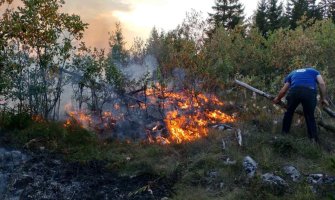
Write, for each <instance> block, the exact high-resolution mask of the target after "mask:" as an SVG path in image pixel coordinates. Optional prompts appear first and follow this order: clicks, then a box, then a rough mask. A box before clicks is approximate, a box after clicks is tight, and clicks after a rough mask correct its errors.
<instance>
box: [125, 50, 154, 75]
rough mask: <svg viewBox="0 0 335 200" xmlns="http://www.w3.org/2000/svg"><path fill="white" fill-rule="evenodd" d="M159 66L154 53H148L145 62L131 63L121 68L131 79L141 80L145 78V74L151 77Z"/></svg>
mask: <svg viewBox="0 0 335 200" xmlns="http://www.w3.org/2000/svg"><path fill="white" fill-rule="evenodd" d="M157 67H158V62H157V59H156V58H155V57H154V56H152V55H147V56H145V58H144V62H143V64H129V65H128V66H127V67H125V68H122V69H121V70H122V72H123V73H124V74H125V75H126V76H127V77H128V78H129V79H131V80H135V81H139V80H141V79H143V78H145V76H148V78H151V77H152V76H153V74H154V72H155V71H156V69H157Z"/></svg>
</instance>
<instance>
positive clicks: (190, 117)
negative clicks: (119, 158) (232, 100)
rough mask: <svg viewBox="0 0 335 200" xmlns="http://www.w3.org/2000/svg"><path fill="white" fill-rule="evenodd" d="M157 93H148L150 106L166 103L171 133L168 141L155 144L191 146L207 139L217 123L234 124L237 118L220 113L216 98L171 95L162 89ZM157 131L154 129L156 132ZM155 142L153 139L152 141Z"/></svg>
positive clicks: (188, 94) (166, 121)
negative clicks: (156, 103) (187, 143)
mask: <svg viewBox="0 0 335 200" xmlns="http://www.w3.org/2000/svg"><path fill="white" fill-rule="evenodd" d="M155 88H156V90H155V89H149V90H147V92H146V95H147V96H148V97H150V98H149V99H150V100H151V103H153V104H154V103H155V102H157V99H156V98H155V96H157V97H158V98H161V99H164V107H165V108H166V109H167V110H169V111H168V112H166V117H165V120H164V122H165V124H166V127H167V130H168V133H169V136H168V137H167V138H162V136H160V135H159V136H158V138H157V137H156V140H155V141H156V142H159V143H164V144H170V143H173V142H175V143H182V142H190V141H194V140H197V139H200V138H202V137H205V136H207V135H208V132H209V129H208V127H209V125H211V124H215V123H228V122H234V121H235V118H234V117H232V116H229V115H227V114H225V113H223V112H222V111H220V110H218V109H211V108H216V107H222V106H223V105H224V103H223V102H221V101H220V100H219V99H218V98H217V97H216V96H214V95H212V96H209V97H208V96H206V95H204V94H201V93H200V94H196V93H195V92H193V91H191V92H170V91H166V88H163V87H161V86H160V85H155ZM154 129H155V127H154V128H153V131H155V130H154ZM151 140H152V138H151Z"/></svg>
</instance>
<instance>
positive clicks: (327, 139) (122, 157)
mask: <svg viewBox="0 0 335 200" xmlns="http://www.w3.org/2000/svg"><path fill="white" fill-rule="evenodd" d="M259 104H261V103H259ZM264 105H266V104H264ZM239 108H241V109H242V110H243V111H244V110H246V108H248V109H247V110H248V111H246V112H241V111H240V112H239V121H238V122H237V123H236V124H235V125H234V129H232V130H224V131H219V130H211V131H210V134H209V136H208V137H206V138H202V139H200V140H198V141H195V142H192V143H183V144H172V145H158V144H148V143H144V142H132V143H130V142H126V141H117V140H113V141H99V140H98V139H97V137H96V136H95V135H94V134H93V133H91V132H89V131H87V130H85V129H83V128H81V127H80V125H78V124H75V123H74V124H73V125H71V126H68V127H64V126H63V123H61V122H46V121H40V122H36V121H32V120H30V119H29V118H28V117H27V116H25V115H24V116H3V117H2V119H3V120H2V121H1V130H2V132H5V133H6V135H7V136H8V137H9V138H10V140H11V141H12V142H13V143H15V144H16V145H18V146H21V147H25V148H30V149H38V148H40V147H42V146H43V147H46V148H47V149H49V150H50V151H53V152H57V153H62V154H64V155H65V158H66V159H68V160H71V161H79V162H87V161H90V160H104V161H105V162H106V168H107V169H109V170H113V171H116V172H118V173H119V174H121V175H124V176H138V175H141V174H153V175H156V176H159V177H163V178H166V179H168V180H170V181H171V183H172V185H174V186H173V191H174V195H173V196H172V197H171V198H172V199H176V200H178V199H212V200H214V199H292V200H293V199H320V198H321V199H332V198H333V196H331V195H333V193H327V192H323V193H313V191H312V190H311V186H310V185H309V184H307V183H306V181H305V177H303V178H302V180H301V181H300V182H298V183H293V182H292V181H291V180H290V178H289V177H287V176H286V175H285V174H284V172H283V170H282V169H283V167H284V166H287V165H292V166H295V167H296V168H297V169H298V170H299V171H300V172H301V174H303V176H304V175H308V174H312V173H323V174H329V175H335V158H334V147H335V140H334V139H335V135H334V134H332V133H328V132H327V131H325V130H323V129H320V130H319V132H320V140H321V143H320V145H315V144H313V143H311V142H310V141H309V140H308V138H307V133H306V128H305V126H304V123H301V122H299V120H300V119H299V118H297V117H296V118H295V120H294V123H293V125H292V130H291V133H290V134H288V135H281V134H280V126H281V124H280V123H281V122H280V121H281V116H282V111H280V110H279V109H277V108H275V107H271V106H268V105H267V106H264V107H260V106H255V104H254V103H253V102H252V101H250V102H249V104H246V105H243V106H239ZM256 113H257V115H255V114H256ZM300 121H301V120H300ZM15 124H19V125H18V126H16V125H15ZM237 129H240V130H241V132H242V135H243V142H242V146H240V145H239V144H238V142H237V139H236V132H237ZM223 142H224V144H225V145H224V146H223ZM224 147H225V148H224ZM245 156H251V157H252V158H253V159H254V160H255V161H256V162H257V164H258V169H257V173H256V176H255V177H254V178H248V177H247V176H246V174H245V172H244V169H243V167H242V162H243V158H244V157H245ZM228 161H229V162H230V163H228V164H227V162H228ZM264 173H274V174H276V175H279V176H281V177H283V178H284V179H285V180H286V181H287V182H288V184H289V189H287V190H285V191H284V192H282V191H276V190H274V189H273V188H267V187H264V184H262V180H261V178H260V177H261V175H262V174H264ZM331 192H334V191H331Z"/></svg>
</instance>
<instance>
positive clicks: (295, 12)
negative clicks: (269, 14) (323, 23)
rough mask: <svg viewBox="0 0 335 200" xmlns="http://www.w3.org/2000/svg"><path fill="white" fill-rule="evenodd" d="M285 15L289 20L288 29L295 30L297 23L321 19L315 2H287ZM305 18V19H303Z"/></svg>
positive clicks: (309, 0) (306, 0)
mask: <svg viewBox="0 0 335 200" xmlns="http://www.w3.org/2000/svg"><path fill="white" fill-rule="evenodd" d="M287 14H288V16H289V19H290V28H292V29H295V28H296V27H297V26H298V25H299V21H301V20H304V21H308V20H310V19H313V23H314V22H315V20H320V19H322V14H321V10H320V8H319V7H318V6H317V5H316V1H315V0H290V1H289V2H288V10H287ZM304 18H305V19H304Z"/></svg>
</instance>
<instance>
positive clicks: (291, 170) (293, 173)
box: [283, 166, 301, 182]
mask: <svg viewBox="0 0 335 200" xmlns="http://www.w3.org/2000/svg"><path fill="white" fill-rule="evenodd" d="M283 170H284V173H285V174H287V175H289V176H290V177H291V178H292V181H294V182H298V181H299V179H300V177H301V174H300V172H299V171H298V170H297V169H296V168H295V167H293V166H285V167H284V168H283Z"/></svg>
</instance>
